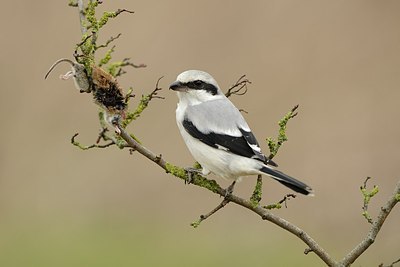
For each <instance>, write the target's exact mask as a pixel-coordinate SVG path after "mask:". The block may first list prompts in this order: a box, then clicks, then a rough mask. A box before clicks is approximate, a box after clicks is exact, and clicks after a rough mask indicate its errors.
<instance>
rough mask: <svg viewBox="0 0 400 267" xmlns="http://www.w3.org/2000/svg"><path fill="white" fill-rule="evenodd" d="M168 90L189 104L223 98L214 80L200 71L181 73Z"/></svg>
mask: <svg viewBox="0 0 400 267" xmlns="http://www.w3.org/2000/svg"><path fill="white" fill-rule="evenodd" d="M169 89H172V90H174V91H176V92H177V93H178V97H179V99H180V100H181V101H188V103H189V104H199V103H203V102H206V101H210V100H215V99H219V98H221V97H224V94H223V93H222V91H221V89H220V88H219V86H218V83H217V82H216V81H215V80H214V78H213V77H212V76H211V75H210V74H208V73H207V72H204V71H200V70H187V71H184V72H182V73H181V74H179V75H178V77H177V78H176V81H175V82H174V83H172V84H171V85H170V87H169Z"/></svg>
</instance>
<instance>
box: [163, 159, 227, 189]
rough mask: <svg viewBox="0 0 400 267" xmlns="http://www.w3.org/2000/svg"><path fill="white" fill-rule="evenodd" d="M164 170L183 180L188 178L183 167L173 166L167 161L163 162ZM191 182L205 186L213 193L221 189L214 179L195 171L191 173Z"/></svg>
mask: <svg viewBox="0 0 400 267" xmlns="http://www.w3.org/2000/svg"><path fill="white" fill-rule="evenodd" d="M165 170H166V171H167V173H170V174H172V175H173V176H175V177H178V178H180V179H182V180H184V181H188V180H189V176H188V172H187V171H186V170H185V169H184V168H181V167H178V166H175V165H173V164H171V163H168V162H167V163H166V164H165ZM191 183H192V184H194V185H197V186H200V187H203V188H206V189H208V190H210V191H212V192H214V193H218V191H220V190H221V187H220V186H219V184H218V183H217V182H216V181H215V180H208V179H207V178H205V177H203V176H201V175H199V174H196V173H193V174H192V176H191Z"/></svg>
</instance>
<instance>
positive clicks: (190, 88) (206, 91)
mask: <svg viewBox="0 0 400 267" xmlns="http://www.w3.org/2000/svg"><path fill="white" fill-rule="evenodd" d="M169 88H170V89H171V90H173V91H175V92H176V93H177V95H178V104H177V109H176V122H177V125H178V128H179V131H180V134H181V135H182V138H183V140H184V142H185V144H186V146H187V148H188V150H189V151H190V153H191V154H192V156H193V158H194V159H195V160H196V161H197V162H198V163H199V164H200V165H201V167H202V170H201V174H203V175H208V174H210V173H213V174H214V175H216V176H219V177H222V178H225V179H226V180H231V181H233V182H232V184H231V186H230V187H229V188H227V191H228V190H229V192H228V193H232V192H233V186H234V185H235V183H236V181H240V179H241V178H242V177H244V176H249V175H259V174H265V175H267V176H270V177H272V178H273V179H274V180H276V181H278V182H280V183H281V184H283V185H285V186H287V187H289V188H290V189H292V190H294V191H295V192H298V193H301V194H304V195H313V190H312V188H311V187H309V186H308V185H307V184H305V183H303V182H301V181H299V180H297V179H295V178H293V177H291V176H289V175H287V174H285V173H283V172H281V171H279V170H277V169H276V167H277V164H276V163H275V162H273V161H272V160H270V159H268V158H267V157H266V156H265V155H264V154H263V153H262V151H261V148H260V145H259V144H258V141H257V139H256V137H255V136H254V134H253V133H252V131H251V130H250V127H249V126H248V124H247V122H246V120H245V119H244V118H243V116H242V114H241V112H240V111H239V109H238V108H236V107H235V106H234V104H233V103H232V102H231V101H230V100H229V99H228V98H227V97H226V96H225V94H224V93H223V92H222V90H221V89H220V87H219V85H218V83H217V82H216V80H215V79H214V78H213V77H212V76H211V75H210V74H208V73H207V72H204V71H200V70H187V71H184V72H182V73H181V74H179V75H178V76H177V79H176V81H175V82H173V83H172V84H171V85H170V87H169Z"/></svg>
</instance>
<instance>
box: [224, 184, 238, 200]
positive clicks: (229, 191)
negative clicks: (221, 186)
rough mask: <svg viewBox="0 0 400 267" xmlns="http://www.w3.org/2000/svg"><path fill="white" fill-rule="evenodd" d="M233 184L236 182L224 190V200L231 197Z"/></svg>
mask: <svg viewBox="0 0 400 267" xmlns="http://www.w3.org/2000/svg"><path fill="white" fill-rule="evenodd" d="M235 184H236V181H233V183H232V184H231V185H230V186H228V187H227V188H226V189H225V196H224V197H225V198H228V197H230V196H231V195H232V193H233V189H234V187H235Z"/></svg>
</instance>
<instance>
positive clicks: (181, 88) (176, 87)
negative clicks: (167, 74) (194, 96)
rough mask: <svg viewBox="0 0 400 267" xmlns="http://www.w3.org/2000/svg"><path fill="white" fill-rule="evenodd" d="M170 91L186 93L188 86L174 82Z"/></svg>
mask: <svg viewBox="0 0 400 267" xmlns="http://www.w3.org/2000/svg"><path fill="white" fill-rule="evenodd" d="M169 89H171V90H174V91H178V92H183V91H186V89H187V88H186V86H185V85H184V84H182V83H181V82H180V81H176V82H173V83H172V84H171V85H170V86H169Z"/></svg>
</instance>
